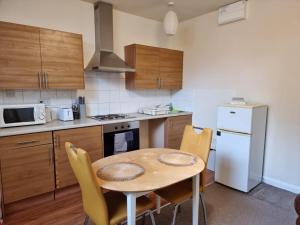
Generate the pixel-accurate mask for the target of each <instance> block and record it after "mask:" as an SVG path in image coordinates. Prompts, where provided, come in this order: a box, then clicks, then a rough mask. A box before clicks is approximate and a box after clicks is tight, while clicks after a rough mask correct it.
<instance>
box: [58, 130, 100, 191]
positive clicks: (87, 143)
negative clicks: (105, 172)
mask: <svg viewBox="0 0 300 225" xmlns="http://www.w3.org/2000/svg"><path fill="white" fill-rule="evenodd" d="M53 137H54V152H55V171H56V188H57V189H59V188H63V187H67V186H70V185H73V184H76V183H77V180H76V178H75V176H74V174H73V171H72V168H71V166H70V163H69V160H68V156H67V153H66V150H65V143H66V142H71V143H72V144H74V145H75V146H76V147H78V148H82V149H83V150H85V151H87V152H88V153H89V155H90V158H91V161H92V162H94V161H96V160H98V159H101V158H103V130H102V126H94V127H84V128H76V129H68V130H60V131H54V132H53Z"/></svg>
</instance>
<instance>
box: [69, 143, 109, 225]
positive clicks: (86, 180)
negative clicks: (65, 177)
mask: <svg viewBox="0 0 300 225" xmlns="http://www.w3.org/2000/svg"><path fill="white" fill-rule="evenodd" d="M65 147H66V151H67V154H68V158H69V162H70V164H71V167H72V169H73V172H74V174H75V176H76V178H77V181H78V182H79V185H80V189H81V195H82V201H83V208H84V211H85V213H86V214H87V215H88V216H89V217H90V219H91V220H92V221H93V222H94V223H95V224H96V225H109V216H108V210H107V206H106V201H105V198H104V195H103V193H102V191H101V189H100V187H99V186H98V185H97V182H96V178H95V175H94V173H93V170H92V167H91V160H90V157H89V155H88V153H87V152H86V151H84V150H82V149H80V148H75V147H74V146H73V145H72V144H71V143H69V142H66V144H65Z"/></svg>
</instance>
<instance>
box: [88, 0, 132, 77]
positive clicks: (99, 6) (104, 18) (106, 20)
mask: <svg viewBox="0 0 300 225" xmlns="http://www.w3.org/2000/svg"><path fill="white" fill-rule="evenodd" d="M94 12H95V43H96V46H95V47H96V51H95V53H94V55H93V57H92V59H91V60H90V62H89V64H88V65H87V67H86V68H85V71H96V72H97V71H98V72H117V73H123V72H135V69H133V68H131V67H129V66H128V65H127V64H126V63H125V62H124V61H123V60H122V59H121V58H120V57H119V56H117V55H116V54H115V53H114V52H113V7H112V5H111V4H109V3H105V2H101V1H99V2H96V3H95V4H94Z"/></svg>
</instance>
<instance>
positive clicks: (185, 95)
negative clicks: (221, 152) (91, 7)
mask: <svg viewBox="0 0 300 225" xmlns="http://www.w3.org/2000/svg"><path fill="white" fill-rule="evenodd" d="M248 5H249V8H248V9H249V18H248V19H247V20H246V21H240V22H236V23H232V24H228V25H224V26H218V25H217V12H212V13H209V14H206V15H204V16H200V17H197V18H194V19H191V20H189V21H186V22H184V23H182V24H181V25H180V30H179V34H178V35H177V36H176V37H175V38H173V41H172V45H173V46H177V47H180V48H181V49H183V50H184V53H185V57H184V88H183V90H182V91H180V92H177V93H174V95H173V99H174V101H175V103H177V105H182V103H183V102H185V101H186V102H188V103H189V104H188V105H186V107H190V108H191V109H192V110H193V112H195V114H194V123H196V124H198V125H202V126H210V127H214V128H215V127H216V105H218V104H221V103H224V102H228V101H229V100H230V97H233V96H242V97H245V98H246V100H249V101H253V102H261V103H266V104H268V105H269V107H270V108H269V109H270V110H269V119H268V131H267V143H266V153H265V167H264V176H265V180H266V181H267V182H269V183H272V184H274V185H277V186H280V187H283V188H287V189H289V190H292V191H295V192H297V191H298V192H300V174H299V172H300V163H299V159H300V138H299V137H300V126H299V124H300V101H299V96H300V1H299V0H284V1H282V0H249V1H248ZM185 99H187V100H185Z"/></svg>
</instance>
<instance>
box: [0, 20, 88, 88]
mask: <svg viewBox="0 0 300 225" xmlns="http://www.w3.org/2000/svg"><path fill="white" fill-rule="evenodd" d="M0 49H1V51H0V89H84V72H83V47H82V35H80V34H73V33H67V32H61V31H55V30H49V29H43V28H38V27H32V26H25V25H19V24H13V23H7V22H1V21H0Z"/></svg>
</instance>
